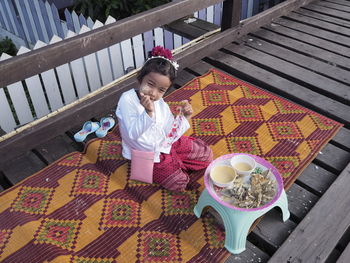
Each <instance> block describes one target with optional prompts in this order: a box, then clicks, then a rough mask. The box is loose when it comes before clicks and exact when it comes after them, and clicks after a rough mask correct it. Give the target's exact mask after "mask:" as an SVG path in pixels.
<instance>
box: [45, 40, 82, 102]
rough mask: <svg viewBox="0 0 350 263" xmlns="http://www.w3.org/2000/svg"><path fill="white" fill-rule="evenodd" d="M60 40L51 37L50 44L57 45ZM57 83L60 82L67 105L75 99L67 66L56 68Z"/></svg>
mask: <svg viewBox="0 0 350 263" xmlns="http://www.w3.org/2000/svg"><path fill="white" fill-rule="evenodd" d="M61 40H62V39H61V38H59V37H58V36H53V37H52V39H51V41H50V44H53V43H57V42H59V41H61ZM56 72H57V77H58V81H59V82H60V86H61V90H62V95H63V99H64V103H65V104H69V103H71V102H73V101H75V100H76V99H77V97H76V95H75V90H74V84H73V80H72V75H71V71H70V69H69V65H68V64H63V65H61V66H58V67H57V68H56Z"/></svg>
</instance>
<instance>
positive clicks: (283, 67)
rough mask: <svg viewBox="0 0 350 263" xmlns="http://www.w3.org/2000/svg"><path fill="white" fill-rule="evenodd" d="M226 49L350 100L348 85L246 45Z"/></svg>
mask: <svg viewBox="0 0 350 263" xmlns="http://www.w3.org/2000/svg"><path fill="white" fill-rule="evenodd" d="M225 49H227V50H228V51H230V52H233V53H234V54H237V55H238V56H241V57H244V58H246V59H248V60H250V61H254V63H259V64H261V66H262V67H264V68H268V69H269V70H270V71H274V72H276V73H277V74H279V75H280V76H282V77H284V78H288V79H290V80H292V81H294V82H297V83H299V84H300V85H303V86H306V87H307V88H309V89H312V90H314V91H316V92H320V93H321V94H323V95H326V96H330V97H331V98H334V99H337V100H339V101H342V102H344V103H348V102H350V89H349V86H347V85H344V84H342V83H339V82H336V81H334V80H331V79H329V78H327V77H324V76H321V75H319V74H316V73H314V72H313V71H311V70H307V69H304V68H301V67H299V66H296V65H294V64H291V63H288V62H286V61H284V60H282V59H279V58H276V57H274V56H271V55H269V54H266V53H265V52H260V51H258V50H256V49H253V48H250V47H247V46H244V45H234V44H232V45H228V46H226V47H225Z"/></svg>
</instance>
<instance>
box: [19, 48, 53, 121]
mask: <svg viewBox="0 0 350 263" xmlns="http://www.w3.org/2000/svg"><path fill="white" fill-rule="evenodd" d="M30 51H31V50H30V49H28V48H25V47H21V48H20V49H19V50H18V53H19V54H24V53H27V52H30ZM25 83H26V86H27V89H28V92H29V96H30V99H31V101H32V104H33V107H34V111H35V115H36V117H37V118H41V117H43V116H45V115H47V114H48V113H49V112H50V110H49V107H48V105H47V102H46V98H45V94H44V90H43V87H42V85H41V81H40V78H39V76H37V75H36V76H33V77H30V78H28V79H26V80H25Z"/></svg>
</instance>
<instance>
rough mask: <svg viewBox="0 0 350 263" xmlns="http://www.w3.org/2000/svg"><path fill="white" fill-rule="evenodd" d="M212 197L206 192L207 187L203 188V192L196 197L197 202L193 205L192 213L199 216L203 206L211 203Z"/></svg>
mask: <svg viewBox="0 0 350 263" xmlns="http://www.w3.org/2000/svg"><path fill="white" fill-rule="evenodd" d="M212 199H213V198H212V197H211V196H210V194H209V193H208V190H207V189H204V190H203V192H202V193H201V196H200V197H199V199H198V202H197V204H196V205H195V207H194V209H193V212H194V214H195V215H196V216H197V217H198V218H200V217H201V214H202V211H203V208H204V207H206V206H208V205H210V206H211V204H212Z"/></svg>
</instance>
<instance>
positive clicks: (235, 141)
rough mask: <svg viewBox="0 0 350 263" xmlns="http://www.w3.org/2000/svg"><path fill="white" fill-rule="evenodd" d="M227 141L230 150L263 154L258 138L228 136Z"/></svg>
mask: <svg viewBox="0 0 350 263" xmlns="http://www.w3.org/2000/svg"><path fill="white" fill-rule="evenodd" d="M226 142H227V146H228V149H229V150H230V152H234V153H249V154H254V155H260V154H261V149H260V146H259V143H258V140H257V138H255V137H227V138H226Z"/></svg>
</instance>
